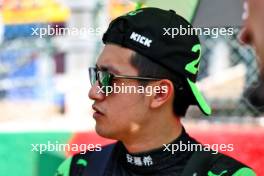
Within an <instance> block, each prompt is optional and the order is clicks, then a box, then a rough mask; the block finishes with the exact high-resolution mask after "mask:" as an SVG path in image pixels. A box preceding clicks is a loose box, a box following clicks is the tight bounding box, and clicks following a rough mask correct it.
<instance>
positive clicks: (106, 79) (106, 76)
mask: <svg viewBox="0 0 264 176" xmlns="http://www.w3.org/2000/svg"><path fill="white" fill-rule="evenodd" d="M98 77H99V84H100V86H110V82H111V74H110V73H108V72H106V71H99V72H98Z"/></svg>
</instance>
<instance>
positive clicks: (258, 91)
mask: <svg viewBox="0 0 264 176" xmlns="http://www.w3.org/2000/svg"><path fill="white" fill-rule="evenodd" d="M244 7H245V13H244V15H243V19H244V27H243V28H242V30H241V33H240V41H241V42H242V43H243V44H248V45H252V46H253V48H254V49H255V51H256V54H257V63H258V66H259V72H260V74H259V81H258V83H255V84H253V85H251V87H249V88H248V89H247V90H246V92H245V96H246V97H247V98H248V100H249V102H250V103H251V104H252V105H253V106H254V107H255V108H256V109H258V110H259V111H260V112H264V91H263V90H264V33H263V28H264V20H263V19H264V11H263V9H264V1H260V0H249V1H246V2H245V6H244Z"/></svg>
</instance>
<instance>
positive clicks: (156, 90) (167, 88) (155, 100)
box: [150, 79, 174, 108]
mask: <svg viewBox="0 0 264 176" xmlns="http://www.w3.org/2000/svg"><path fill="white" fill-rule="evenodd" d="M152 86H153V87H152V96H151V100H150V107H151V108H158V107H161V106H162V105H163V104H165V103H166V102H168V101H170V99H172V96H173V92H174V90H173V89H174V88H173V83H172V82H171V81H170V80H167V79H163V80H161V81H157V82H155V84H153V85H152Z"/></svg>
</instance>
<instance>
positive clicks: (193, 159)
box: [57, 8, 255, 176]
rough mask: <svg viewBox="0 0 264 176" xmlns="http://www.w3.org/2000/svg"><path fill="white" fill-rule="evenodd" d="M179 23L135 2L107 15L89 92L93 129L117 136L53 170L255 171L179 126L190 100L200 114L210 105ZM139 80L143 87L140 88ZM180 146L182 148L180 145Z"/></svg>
mask: <svg viewBox="0 0 264 176" xmlns="http://www.w3.org/2000/svg"><path fill="white" fill-rule="evenodd" d="M180 27H181V28H186V29H187V28H190V24H189V23H188V22H187V21H186V20H185V19H184V18H182V17H180V16H179V15H177V14H176V13H175V12H174V11H172V10H170V11H165V10H161V9H158V8H143V9H138V10H136V11H134V12H130V13H128V14H126V15H124V16H121V17H118V18H117V19H115V20H114V21H112V22H111V24H110V26H109V28H108V30H107V31H106V33H105V34H104V37H103V42H104V43H105V44H106V45H105V47H104V49H103V51H102V53H101V55H100V57H99V59H98V60H97V64H96V68H90V69H89V74H90V79H91V83H92V88H91V90H90V92H89V98H90V99H92V100H94V104H93V106H92V107H93V109H94V111H95V113H94V115H93V117H94V119H95V120H96V127H95V130H96V132H97V133H98V134H99V135H100V136H103V137H106V138H110V139H115V140H117V141H118V142H117V143H115V144H112V145H109V146H106V147H104V148H103V149H102V151H100V152H88V153H87V154H85V155H81V154H78V155H75V156H73V157H72V158H70V159H68V160H66V161H65V162H64V163H63V164H62V165H61V166H60V168H59V169H58V172H57V175H63V176H66V175H71V176H72V175H74V176H75V175H76V176H77V175H78V174H79V175H85V176H86V175H87V176H88V175H90V176H103V175H104V176H128V175H130V176H141V175H148V176H165V175H166V176H180V175H182V176H187V175H191V176H199V175H201V176H202V175H203V176H204V175H208V176H218V175H222V176H224V175H228V176H229V175H230V176H231V175H233V176H253V175H255V174H254V172H253V171H252V170H251V169H250V168H248V167H247V166H245V165H244V164H242V163H240V162H238V161H236V160H234V159H232V158H229V157H227V156H225V155H223V154H215V153H214V151H212V150H210V149H209V148H206V147H201V144H199V143H198V142H197V141H196V140H195V139H193V138H191V137H190V136H189V135H188V134H187V133H186V131H185V130H184V128H183V126H182V124H181V122H180V118H181V117H183V116H184V115H185V113H186V111H187V109H188V107H189V105H192V104H193V105H197V106H198V107H199V108H200V109H201V111H202V112H203V113H204V114H205V115H210V114H211V108H210V107H209V106H208V104H207V103H206V101H205V99H204V98H203V96H202V95H201V93H200V92H199V90H198V88H197V87H196V85H195V81H196V77H197V74H198V69H199V61H200V54H201V45H200V42H199V39H198V36H196V35H194V34H190V35H188V34H187V35H177V36H175V35H172V34H175V31H176V29H179V28H180ZM173 31H174V32H173ZM109 86H112V87H117V86H119V88H120V87H123V88H124V89H123V90H127V89H125V88H126V87H129V88H132V87H136V89H133V90H134V91H135V90H136V91H137V92H132V91H124V92H122V93H116V92H112V90H113V89H112V88H111V87H109ZM141 86H143V87H144V88H145V92H144V91H142V89H141V92H140V93H139V91H138V90H139V89H140V88H142V87H141ZM149 87H150V88H152V89H151V90H152V92H151V94H147V93H149V92H147V91H146V90H147V88H148V89H149ZM129 90H131V89H129ZM143 90H144V89H143ZM109 92H112V93H109ZM182 146H188V149H185V150H179V147H182ZM213 153H214V154H213ZM69 168H70V169H69Z"/></svg>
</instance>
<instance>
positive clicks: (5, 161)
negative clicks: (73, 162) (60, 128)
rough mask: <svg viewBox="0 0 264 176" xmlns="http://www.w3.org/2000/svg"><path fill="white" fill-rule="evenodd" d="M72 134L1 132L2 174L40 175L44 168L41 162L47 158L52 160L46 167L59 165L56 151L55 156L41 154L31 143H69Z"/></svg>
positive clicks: (0, 159) (0, 171)
mask: <svg viewBox="0 0 264 176" xmlns="http://www.w3.org/2000/svg"><path fill="white" fill-rule="evenodd" d="M71 135H72V134H71V133H64V132H63V133H59V132H58V133H50V132H43V133H36V132H29V133H0V141H1V142H0V176H18V175H19V176H40V175H38V174H39V171H40V170H41V169H42V168H40V167H39V163H43V162H44V163H45V162H46V161H47V160H50V162H46V164H45V167H50V168H51V169H52V168H54V167H57V166H58V164H57V163H58V162H59V160H60V159H59V157H57V156H56V157H54V153H53V154H52V155H53V156H47V155H45V156H40V154H39V153H38V152H34V151H32V148H33V147H32V145H31V144H47V142H48V141H51V142H54V143H55V142H56V141H59V143H67V142H68V141H69V139H70V137H71ZM42 155H44V154H42ZM57 155H61V156H63V155H64V153H63V152H57ZM43 157H44V158H43ZM53 159H54V161H53ZM51 160H52V161H51ZM53 165H54V166H53ZM55 165H56V166H55ZM47 172H49V171H47ZM43 174H45V173H43ZM45 176H53V174H52V175H47V174H46V175H45Z"/></svg>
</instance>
